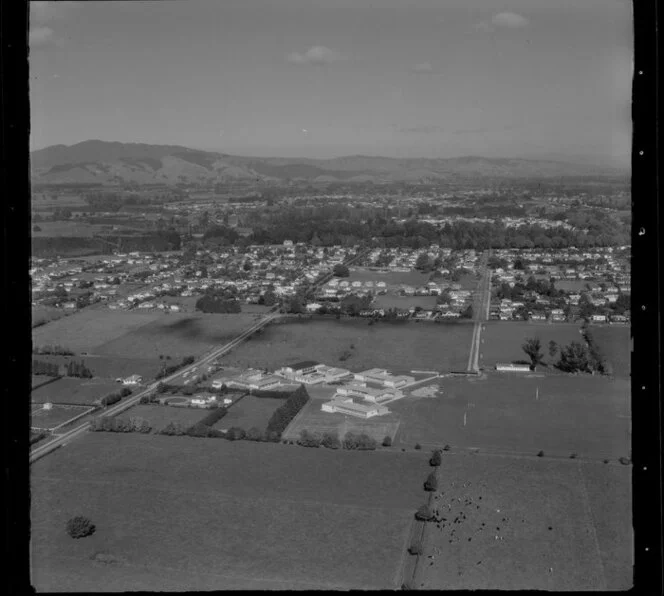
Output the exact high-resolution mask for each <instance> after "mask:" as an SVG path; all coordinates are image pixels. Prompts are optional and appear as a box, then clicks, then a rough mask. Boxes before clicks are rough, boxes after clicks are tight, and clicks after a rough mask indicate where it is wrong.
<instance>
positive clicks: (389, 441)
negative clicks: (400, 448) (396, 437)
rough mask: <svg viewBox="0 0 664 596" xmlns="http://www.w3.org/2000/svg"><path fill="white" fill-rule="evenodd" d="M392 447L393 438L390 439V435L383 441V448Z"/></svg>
mask: <svg viewBox="0 0 664 596" xmlns="http://www.w3.org/2000/svg"><path fill="white" fill-rule="evenodd" d="M391 446H392V437H390V435H387V436H386V437H385V438H384V439H383V447H391Z"/></svg>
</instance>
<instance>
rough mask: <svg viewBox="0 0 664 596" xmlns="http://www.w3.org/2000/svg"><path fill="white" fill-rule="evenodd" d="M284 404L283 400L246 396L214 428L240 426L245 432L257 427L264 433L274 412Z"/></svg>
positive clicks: (221, 428) (222, 428) (224, 428)
mask: <svg viewBox="0 0 664 596" xmlns="http://www.w3.org/2000/svg"><path fill="white" fill-rule="evenodd" d="M284 402H285V400H283V399H277V398H270V397H255V396H253V395H246V396H245V397H243V398H242V399H241V400H239V401H238V402H237V403H234V404H233V406H232V407H230V408H229V409H228V414H226V416H224V417H223V418H222V419H221V420H220V421H219V422H218V423H217V424H215V425H214V427H215V428H218V429H220V430H226V429H229V428H230V427H231V426H239V427H240V428H243V429H244V430H249V429H250V428H252V427H254V426H255V427H256V428H258V429H260V430H262V431H263V430H265V428H266V427H267V423H268V422H269V420H270V417H271V416H272V414H273V413H274V411H275V410H276V409H277V408H278V407H279V406H281V405H283V404H284Z"/></svg>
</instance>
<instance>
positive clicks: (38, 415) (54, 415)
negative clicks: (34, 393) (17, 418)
mask: <svg viewBox="0 0 664 596" xmlns="http://www.w3.org/2000/svg"><path fill="white" fill-rule="evenodd" d="M89 410H90V408H86V407H84V406H62V405H58V404H55V405H54V406H53V407H52V408H51V409H50V410H44V409H43V408H35V407H34V406H33V408H32V412H31V424H30V425H31V427H32V428H43V429H48V430H50V429H52V428H55V427H56V426H59V425H60V424H64V423H65V422H67V421H69V420H71V419H72V418H75V417H76V416H79V415H80V414H83V413H85V412H87V411H89Z"/></svg>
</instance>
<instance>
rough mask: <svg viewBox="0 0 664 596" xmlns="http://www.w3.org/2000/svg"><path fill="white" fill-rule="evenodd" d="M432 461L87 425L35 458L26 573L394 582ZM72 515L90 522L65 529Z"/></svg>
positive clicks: (130, 585)
mask: <svg viewBox="0 0 664 596" xmlns="http://www.w3.org/2000/svg"><path fill="white" fill-rule="evenodd" d="M426 459H427V458H426V456H425V455H424V454H421V453H419V454H418V453H412V454H394V453H387V452H376V453H369V452H349V451H330V450H321V449H306V448H301V447H292V446H286V445H280V444H265V443H252V442H247V441H237V442H228V441H224V440H216V439H193V438H189V437H162V436H153V435H122V436H120V435H115V434H113V433H89V434H88V435H87V436H86V437H85V438H83V439H82V440H80V441H77V442H74V443H72V444H70V445H68V446H67V448H66V449H61V450H58V451H57V452H55V453H54V454H52V455H49V456H48V457H45V458H43V459H41V460H39V461H37V462H36V463H35V464H34V465H33V467H32V490H31V496H32V516H31V524H32V527H31V532H32V545H31V548H32V556H31V561H32V584H33V585H34V586H35V588H36V590H37V591H62V590H74V591H75V590H82V589H87V590H91V591H118V590H139V589H150V590H166V589H169V590H203V589H212V588H213V587H214V589H217V590H219V589H232V588H235V589H246V588H250V587H255V588H264V589H275V588H289V587H293V588H312V589H313V588H319V589H321V588H329V589H334V588H336V589H351V588H359V589H362V588H364V589H371V588H378V589H395V588H397V587H398V585H399V583H400V581H401V578H400V569H401V563H402V561H403V555H404V552H405V548H406V546H407V539H408V534H409V529H410V525H411V520H412V516H413V512H414V510H415V509H416V508H417V506H418V505H419V504H420V503H421V501H422V488H421V483H422V478H423V477H425V476H426V473H427V471H428V469H429V467H428V463H427V461H426ZM74 515H85V516H87V517H89V518H90V519H91V520H92V521H93V523H95V525H96V526H97V531H96V533H95V534H94V535H93V536H91V537H90V538H86V539H84V540H72V539H71V538H70V537H69V536H67V534H66V532H65V531H64V526H65V523H66V521H67V520H68V519H69V518H70V517H72V516H74ZM100 553H102V554H103V556H104V557H105V558H106V560H111V558H112V560H113V563H111V564H108V563H107V564H103V563H101V562H97V561H98V560H99V559H100V558H101V557H100V556H99V555H100ZM95 559H96V560H95ZM146 586H148V587H146Z"/></svg>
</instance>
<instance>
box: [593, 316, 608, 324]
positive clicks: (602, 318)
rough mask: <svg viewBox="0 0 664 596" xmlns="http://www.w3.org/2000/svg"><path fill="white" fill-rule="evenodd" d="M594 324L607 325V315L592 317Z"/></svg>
mask: <svg viewBox="0 0 664 596" xmlns="http://www.w3.org/2000/svg"><path fill="white" fill-rule="evenodd" d="M592 321H593V323H606V315H592Z"/></svg>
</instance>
